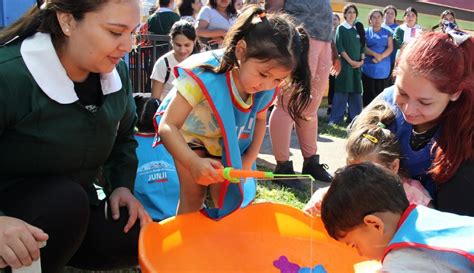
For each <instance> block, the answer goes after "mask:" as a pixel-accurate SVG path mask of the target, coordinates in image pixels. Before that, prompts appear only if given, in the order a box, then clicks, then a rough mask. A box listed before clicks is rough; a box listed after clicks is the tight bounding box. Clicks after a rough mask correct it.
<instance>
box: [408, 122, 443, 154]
mask: <svg viewBox="0 0 474 273" xmlns="http://www.w3.org/2000/svg"><path fill="white" fill-rule="evenodd" d="M438 127H439V126H435V127H433V128H431V129H429V130H428V131H426V132H422V133H417V132H415V130H412V131H411V135H410V147H411V149H412V150H413V151H418V150H421V149H422V148H423V147H425V146H426V144H428V142H430V140H431V139H432V138H433V136H434V134H435V133H436V131H437V130H438Z"/></svg>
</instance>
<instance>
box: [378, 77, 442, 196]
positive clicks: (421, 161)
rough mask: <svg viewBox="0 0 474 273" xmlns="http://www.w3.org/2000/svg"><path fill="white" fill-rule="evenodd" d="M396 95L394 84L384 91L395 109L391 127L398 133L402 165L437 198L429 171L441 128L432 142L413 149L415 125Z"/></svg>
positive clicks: (384, 95) (385, 97)
mask: <svg viewBox="0 0 474 273" xmlns="http://www.w3.org/2000/svg"><path fill="white" fill-rule="evenodd" d="M394 96H395V90H394V87H393V86H391V87H389V88H387V89H385V90H384V92H383V98H384V100H385V101H386V102H387V103H389V104H390V105H391V106H392V110H393V111H394V113H395V117H396V119H395V122H394V125H392V126H390V128H389V129H390V130H391V131H392V132H394V133H395V134H396V136H397V139H398V142H399V144H400V149H401V157H400V165H401V167H402V169H403V170H405V171H408V173H409V175H410V177H411V178H413V179H416V180H418V181H420V182H421V184H422V185H423V186H424V187H425V188H426V190H428V192H429V193H430V195H431V197H432V198H433V199H436V198H435V197H436V185H435V183H434V182H433V179H432V178H431V176H430V175H429V174H427V172H428V170H429V169H430V167H431V164H432V162H433V159H434V153H432V152H431V149H432V147H433V143H434V142H435V138H436V137H437V136H438V134H439V129H438V132H436V133H435V135H434V137H433V138H432V139H431V140H430V142H429V143H428V144H426V145H425V147H423V148H422V149H420V150H418V151H414V150H412V148H411V146H410V137H411V131H412V130H413V126H412V125H411V124H409V123H408V122H406V121H405V118H403V114H402V112H401V111H400V108H398V106H397V105H395V98H394Z"/></svg>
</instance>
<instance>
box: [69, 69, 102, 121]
mask: <svg viewBox="0 0 474 273" xmlns="http://www.w3.org/2000/svg"><path fill="white" fill-rule="evenodd" d="M74 90H75V91H76V95H77V97H78V98H79V102H80V103H81V104H82V105H83V106H84V107H85V108H86V109H87V110H89V111H91V112H96V111H97V109H99V107H100V106H101V105H102V97H103V93H102V85H101V84H100V75H99V74H98V73H89V76H88V77H87V79H86V80H85V81H83V82H74Z"/></svg>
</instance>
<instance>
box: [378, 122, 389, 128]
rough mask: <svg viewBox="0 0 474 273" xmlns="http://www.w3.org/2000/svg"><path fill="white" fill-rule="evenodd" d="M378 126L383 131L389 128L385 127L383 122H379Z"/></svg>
mask: <svg viewBox="0 0 474 273" xmlns="http://www.w3.org/2000/svg"><path fill="white" fill-rule="evenodd" d="M377 126H378V127H380V128H382V129H385V128H387V126H385V124H383V123H382V122H380V121H379V122H377Z"/></svg>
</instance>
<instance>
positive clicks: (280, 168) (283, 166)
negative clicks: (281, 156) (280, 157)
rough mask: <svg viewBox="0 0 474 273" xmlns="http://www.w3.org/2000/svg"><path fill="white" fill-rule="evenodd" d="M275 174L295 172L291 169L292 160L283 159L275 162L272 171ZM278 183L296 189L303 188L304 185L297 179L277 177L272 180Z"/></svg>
mask: <svg viewBox="0 0 474 273" xmlns="http://www.w3.org/2000/svg"><path fill="white" fill-rule="evenodd" d="M273 173H274V174H275V175H278V174H295V171H294V170H293V162H292V161H285V162H283V163H277V165H276V167H275V170H274V171H273ZM273 182H275V183H276V184H278V185H282V186H285V187H287V188H292V189H296V190H304V189H305V186H304V184H303V182H302V181H301V180H299V179H281V178H279V179H277V180H273Z"/></svg>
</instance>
